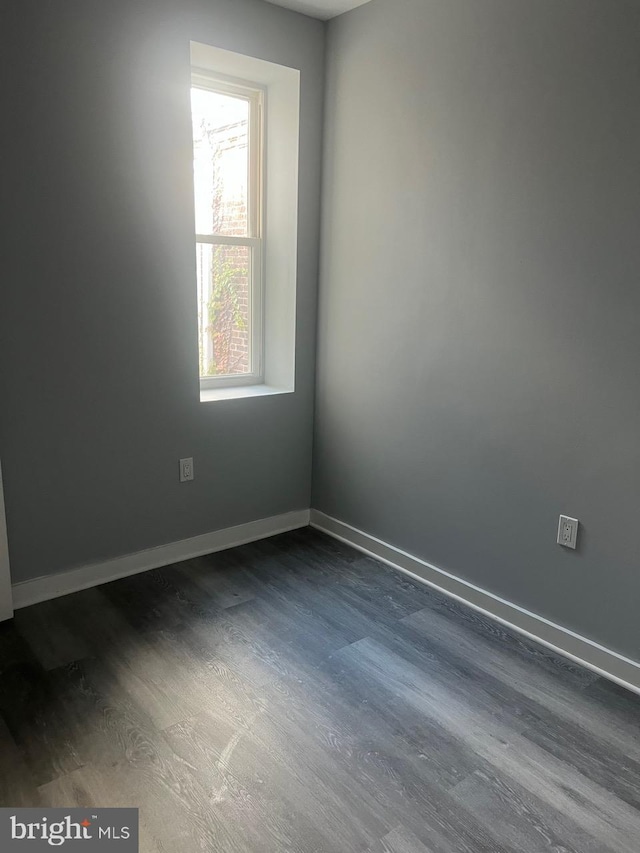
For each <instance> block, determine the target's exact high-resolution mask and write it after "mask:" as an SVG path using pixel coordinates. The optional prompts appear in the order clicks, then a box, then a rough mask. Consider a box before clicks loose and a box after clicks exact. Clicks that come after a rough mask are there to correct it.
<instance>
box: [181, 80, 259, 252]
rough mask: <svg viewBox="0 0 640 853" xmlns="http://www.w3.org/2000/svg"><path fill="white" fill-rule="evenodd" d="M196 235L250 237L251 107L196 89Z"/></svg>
mask: <svg viewBox="0 0 640 853" xmlns="http://www.w3.org/2000/svg"><path fill="white" fill-rule="evenodd" d="M191 116H192V120H193V174H194V188H195V204H196V234H224V235H225V236H239V237H246V236H248V232H247V227H248V216H247V205H248V197H247V185H248V175H249V144H248V143H249V102H248V101H246V100H244V99H243V98H236V97H233V96H232V95H226V94H222V93H220V92H209V91H207V90H206V89H197V88H195V87H194V88H192V89H191Z"/></svg>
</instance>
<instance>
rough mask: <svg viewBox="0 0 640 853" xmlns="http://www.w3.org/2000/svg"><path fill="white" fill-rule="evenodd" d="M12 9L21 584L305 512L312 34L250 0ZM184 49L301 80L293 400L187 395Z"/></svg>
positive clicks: (7, 37) (190, 367)
mask: <svg viewBox="0 0 640 853" xmlns="http://www.w3.org/2000/svg"><path fill="white" fill-rule="evenodd" d="M2 7H3V8H2V17H3V20H2V23H3V25H4V27H3V35H2V39H3V45H2V47H3V50H2V51H1V53H2V62H3V69H2V70H3V72H4V73H3V84H4V85H3V89H4V91H3V101H2V111H3V120H4V122H5V124H4V126H5V129H6V128H7V127H10V128H11V133H7V132H5V133H3V135H2V142H1V143H0V145H1V146H2V154H3V156H2V157H1V158H0V161H1V162H0V169H1V170H2V175H0V178H1V185H2V187H3V204H2V208H3V224H4V228H3V229H2V232H1V233H0V244H1V245H0V249H1V256H2V282H1V285H0V458H2V462H3V469H4V475H5V497H6V503H7V522H8V528H9V539H10V552H11V562H12V574H13V580H14V581H22V580H25V579H27V578H31V577H35V576H39V575H43V574H50V573H54V572H57V571H61V570H64V569H68V568H70V567H73V566H76V565H82V564H86V563H87V562H91V561H95V560H100V559H102V558H107V557H111V556H115V555H119V554H124V553H130V552H132V551H135V550H139V549H142V548H146V547H149V546H153V545H158V544H161V543H165V542H170V541H175V540H178V539H181V538H185V537H189V536H193V535H196V534H199V533H204V532H207V531H212V530H216V529H219V528H224V527H227V526H229V525H234V524H239V523H242V522H246V521H249V520H252V519H257V518H261V517H266V516H269V515H272V514H276V513H281V512H285V511H288V510H294V509H301V508H306V507H308V506H309V494H310V481H311V444H312V415H313V372H314V352H315V303H316V289H317V259H318V258H317V253H318V245H317V234H318V225H319V187H320V146H321V119H322V82H323V59H324V26H323V24H321V23H320V22H318V21H312V20H311V19H309V18H305V17H303V16H300V15H296V14H294V13H291V12H288V11H285V10H283V9H279V8H277V7H274V6H271V5H269V4H267V3H263V2H261V0H181V2H164V0H156V2H154V0H138V2H131V0H109V2H104V0H100V2H98V1H97V0H56V2H43V0H10V2H7V0H5V2H4V3H3V4H2ZM9 18H10V19H11V20H10V21H9V20H8V19H9ZM189 39H195V40H198V41H202V42H208V43H210V44H214V45H219V46H221V47H225V48H228V49H231V50H237V51H240V52H244V53H249V54H251V55H255V56H258V57H260V58H263V59H267V60H271V61H274V62H278V63H281V64H284V65H289V66H293V67H296V68H299V69H301V71H302V76H301V85H302V114H301V127H302V131H301V153H300V175H301V180H300V221H299V268H298V273H299V291H298V348H297V389H298V390H297V391H296V393H295V394H293V395H286V396H280V397H270V398H269V397H267V398H260V399H253V400H239V401H230V402H223V403H216V404H206V405H202V404H201V403H200V402H199V395H198V379H197V375H196V371H197V367H196V364H197V361H196V358H197V342H196V327H195V317H196V303H195V260H194V249H193V212H192V198H191V186H192V185H191V140H190V133H191V131H190V118H189V100H188V89H189ZM14 95H15V97H12V96H14ZM182 456H194V457H195V466H196V480H195V482H193V483H191V484H185V485H180V484H179V482H178V459H179V457H182Z"/></svg>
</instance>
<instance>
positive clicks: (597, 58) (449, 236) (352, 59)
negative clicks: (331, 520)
mask: <svg viewBox="0 0 640 853" xmlns="http://www.w3.org/2000/svg"><path fill="white" fill-rule="evenodd" d="M327 63H328V71H329V77H328V83H327V86H328V90H327V102H326V116H327V126H326V161H325V179H324V180H325V183H324V202H325V208H324V225H323V249H322V256H321V270H322V274H321V307H320V325H319V338H320V342H319V376H318V395H317V429H316V439H315V479H314V495H313V506H314V507H315V508H317V509H319V510H322V511H324V512H326V513H329V514H330V515H332V516H335V517H337V518H339V519H341V520H343V521H346V522H349V523H351V524H353V525H355V526H357V527H359V528H361V529H363V530H364V531H367V532H369V533H372V534H375V535H376V536H378V537H380V538H382V539H384V540H387V541H388V542H390V543H392V544H394V545H396V546H400V547H401V548H404V549H406V550H408V551H410V552H412V553H414V554H416V555H418V556H420V557H422V558H424V559H427V560H429V561H431V562H433V563H435V564H437V565H438V566H440V567H442V568H444V569H447V570H449V571H451V572H453V573H455V574H456V575H458V576H461V577H464V578H466V579H469V580H471V581H473V582H475V583H477V584H479V585H480V586H482V587H484V588H486V589H489V590H491V591H493V592H495V593H498V594H500V595H502V596H504V597H506V598H508V599H510V600H512V601H514V602H516V603H518V604H520V605H523V606H525V607H527V608H529V609H531V610H533V611H535V612H537V613H539V614H542V615H544V616H546V617H548V618H551V619H553V620H556V621H558V622H560V623H562V624H564V625H566V626H568V627H571V628H574V629H576V630H578V631H580V632H582V633H584V634H586V635H588V636H590V637H592V638H594V639H596V640H599V641H601V642H603V643H606V644H608V645H610V646H611V647H613V648H616V649H619V650H622V651H623V652H626V653H628V654H630V655H631V656H633V657H636V658H638V655H639V654H640V631H639V630H638V613H637V606H638V601H639V600H640V572H639V566H638V543H637V531H638V528H639V523H638V519H640V393H639V391H638V374H639V366H640V238H639V234H640V6H639V5H638V4H637V3H635V2H625V0H597V2H596V0H373V2H372V3H371V4H370V5H366V6H363V7H362V8H360V9H358V10H355V11H354V12H352V13H350V14H348V15H346V16H344V17H342V18H339V19H337V20H336V21H334V22H332V23H331V24H330V26H329V46H328V56H327ZM561 512H566V513H568V514H571V515H575V516H577V517H578V518H579V519H580V520H581V522H582V524H583V528H582V537H581V543H580V548H579V551H578V552H577V553H573V552H568V551H566V550H563V549H561V548H560V547H559V546H557V545H556V544H555V536H556V528H557V520H558V515H559V513H561Z"/></svg>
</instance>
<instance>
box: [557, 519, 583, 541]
mask: <svg viewBox="0 0 640 853" xmlns="http://www.w3.org/2000/svg"><path fill="white" fill-rule="evenodd" d="M578 524H579V522H578V519H577V518H570V517H569V516H568V515H561V516H560V523H559V524H558V545H562V546H563V547H564V548H575V547H576V543H577V541H578Z"/></svg>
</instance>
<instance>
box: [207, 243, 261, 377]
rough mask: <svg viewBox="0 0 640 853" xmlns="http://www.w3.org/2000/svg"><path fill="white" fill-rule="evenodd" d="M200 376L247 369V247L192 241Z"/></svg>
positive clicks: (249, 336) (232, 374) (248, 253)
mask: <svg viewBox="0 0 640 853" xmlns="http://www.w3.org/2000/svg"><path fill="white" fill-rule="evenodd" d="M196 261H197V268H198V341H199V345H200V376H239V375H240V376H241V375H242V374H245V373H251V329H250V321H251V305H250V301H251V293H250V287H249V281H250V274H251V270H250V265H251V250H250V248H249V247H248V246H212V245H210V244H208V243H198V244H197V245H196Z"/></svg>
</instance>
